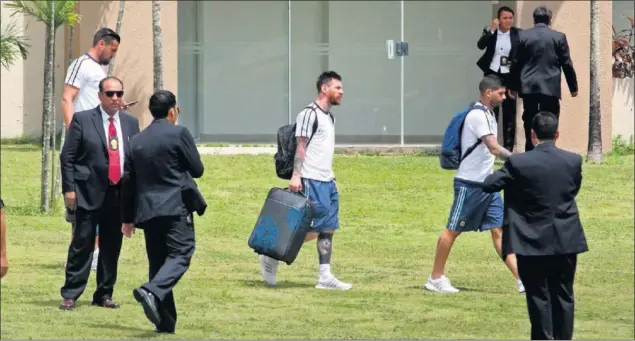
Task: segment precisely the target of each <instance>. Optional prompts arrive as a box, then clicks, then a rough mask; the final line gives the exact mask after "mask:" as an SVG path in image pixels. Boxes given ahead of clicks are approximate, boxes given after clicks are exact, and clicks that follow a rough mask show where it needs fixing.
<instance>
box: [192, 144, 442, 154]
mask: <svg viewBox="0 0 635 341" xmlns="http://www.w3.org/2000/svg"><path fill="white" fill-rule="evenodd" d="M335 149H336V151H337V152H340V153H344V154H356V153H374V154H379V155H381V154H410V153H415V152H435V151H437V150H438V149H439V145H435V144H425V145H406V146H404V147H401V146H399V145H337V146H335ZM277 150H278V149H277V147H275V146H274V147H270V146H263V147H242V146H227V147H198V152H199V153H200V154H201V155H239V154H247V155H259V154H264V155H274V154H275V153H276V151H277Z"/></svg>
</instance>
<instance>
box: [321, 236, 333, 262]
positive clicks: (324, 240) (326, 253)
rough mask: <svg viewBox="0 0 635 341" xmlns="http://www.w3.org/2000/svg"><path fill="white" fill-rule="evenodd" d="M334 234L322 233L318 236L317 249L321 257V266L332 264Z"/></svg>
mask: <svg viewBox="0 0 635 341" xmlns="http://www.w3.org/2000/svg"><path fill="white" fill-rule="evenodd" d="M332 240H333V234H332V233H324V232H320V234H319V236H318V242H317V249H318V255H319V256H320V264H330V263H331V251H332V245H333V243H332Z"/></svg>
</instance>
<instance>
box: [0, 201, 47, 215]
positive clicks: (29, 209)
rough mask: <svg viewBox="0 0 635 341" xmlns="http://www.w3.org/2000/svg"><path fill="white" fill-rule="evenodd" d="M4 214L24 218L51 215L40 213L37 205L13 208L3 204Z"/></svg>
mask: <svg viewBox="0 0 635 341" xmlns="http://www.w3.org/2000/svg"><path fill="white" fill-rule="evenodd" d="M5 205H6V206H5V213H6V214H7V215H13V216H25V217H52V216H53V215H52V214H51V213H42V212H40V207H39V205H24V206H14V205H8V204H7V203H6V202H5Z"/></svg>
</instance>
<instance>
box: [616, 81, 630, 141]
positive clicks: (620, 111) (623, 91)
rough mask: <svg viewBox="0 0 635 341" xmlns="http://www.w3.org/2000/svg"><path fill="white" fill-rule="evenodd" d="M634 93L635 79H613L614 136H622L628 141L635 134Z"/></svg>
mask: <svg viewBox="0 0 635 341" xmlns="http://www.w3.org/2000/svg"><path fill="white" fill-rule="evenodd" d="M633 92H635V79H633V78H625V79H613V136H617V135H622V137H624V138H625V139H627V140H628V139H629V138H630V137H631V136H633V135H634V134H635V113H634V112H633V102H634V100H633Z"/></svg>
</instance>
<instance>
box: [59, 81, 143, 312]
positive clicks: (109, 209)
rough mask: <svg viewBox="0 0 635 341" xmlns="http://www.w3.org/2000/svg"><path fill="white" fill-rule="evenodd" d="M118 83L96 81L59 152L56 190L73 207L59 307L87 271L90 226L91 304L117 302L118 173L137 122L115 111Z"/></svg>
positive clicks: (71, 303) (69, 301)
mask: <svg viewBox="0 0 635 341" xmlns="http://www.w3.org/2000/svg"><path fill="white" fill-rule="evenodd" d="M123 94H124V91H123V83H122V82H121V80H119V79H117V78H115V77H107V78H104V79H102V80H101V81H100V82H99V100H100V101H101V104H100V105H99V106H97V107H96V108H94V109H90V110H86V111H81V112H78V113H75V115H73V118H72V120H71V124H70V127H69V129H68V132H67V135H66V142H65V143H64V147H63V148H62V152H61V154H60V161H61V165H62V191H63V193H64V197H65V204H66V207H67V209H68V210H69V211H71V212H72V211H74V216H75V229H74V230H73V239H72V241H71V245H70V247H69V249H68V260H67V262H66V281H65V283H64V286H63V287H62V289H61V294H62V297H63V298H64V301H63V302H62V304H61V305H60V309H62V310H71V309H73V308H75V304H76V301H77V299H78V298H79V297H80V296H81V295H82V293H83V292H84V289H85V288H86V284H87V282H88V277H89V275H90V266H91V261H92V255H93V250H94V247H95V243H94V240H95V232H96V231H95V230H96V227H97V224H99V226H100V235H101V238H100V239H99V244H100V245H99V248H100V250H101V252H100V254H99V260H98V265H97V290H96V291H95V293H94V295H93V301H92V303H93V305H99V306H102V307H106V308H118V307H119V304H117V303H115V302H113V301H112V294H113V290H114V286H115V282H116V281H117V264H118V262H119V253H120V251H121V242H122V234H121V208H120V200H121V199H120V195H119V191H120V185H121V183H120V179H121V176H122V174H123V165H124V161H125V158H124V149H125V148H127V147H128V141H129V140H130V138H131V137H132V136H134V135H135V134H137V133H138V132H139V122H138V121H137V119H136V118H134V117H132V116H131V115H129V114H127V113H124V112H121V111H120V108H121V106H122V104H123V101H122V97H123Z"/></svg>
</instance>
